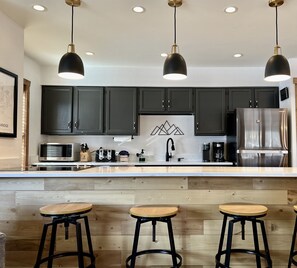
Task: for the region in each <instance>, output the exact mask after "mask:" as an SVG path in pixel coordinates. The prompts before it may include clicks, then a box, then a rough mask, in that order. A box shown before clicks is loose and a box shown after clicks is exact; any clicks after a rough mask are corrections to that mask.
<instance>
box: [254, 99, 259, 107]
mask: <svg viewBox="0 0 297 268" xmlns="http://www.w3.org/2000/svg"><path fill="white" fill-rule="evenodd" d="M258 106H259V103H258V101H257V100H256V101H255V108H258Z"/></svg>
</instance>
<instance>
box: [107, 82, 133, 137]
mask: <svg viewBox="0 0 297 268" xmlns="http://www.w3.org/2000/svg"><path fill="white" fill-rule="evenodd" d="M105 105H106V110H105V124H106V125H105V132H106V134H116V135H134V134H137V127H138V124H137V92H136V88H120V87H119V88H106V94H105Z"/></svg>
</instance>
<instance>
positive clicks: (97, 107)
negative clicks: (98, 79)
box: [73, 87, 104, 135]
mask: <svg viewBox="0 0 297 268" xmlns="http://www.w3.org/2000/svg"><path fill="white" fill-rule="evenodd" d="M103 100H104V99H103V88H99V87H75V88H74V99H73V104H74V105H73V133H75V134H88V135H93V134H102V133H103V107H104V106H103Z"/></svg>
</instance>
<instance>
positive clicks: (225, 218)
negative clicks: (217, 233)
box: [216, 215, 227, 268]
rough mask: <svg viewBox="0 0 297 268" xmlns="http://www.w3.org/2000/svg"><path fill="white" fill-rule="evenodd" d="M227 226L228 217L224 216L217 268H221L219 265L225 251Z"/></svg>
mask: <svg viewBox="0 0 297 268" xmlns="http://www.w3.org/2000/svg"><path fill="white" fill-rule="evenodd" d="M226 224H227V216H226V215H224V219H223V224H222V230H221V237H220V242H219V248H218V254H217V255H216V268H219V267H220V266H219V263H220V261H221V252H222V249H223V244H224V237H225V232H226Z"/></svg>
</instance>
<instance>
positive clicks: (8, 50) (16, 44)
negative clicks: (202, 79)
mask: <svg viewBox="0 0 297 268" xmlns="http://www.w3.org/2000/svg"><path fill="white" fill-rule="evenodd" d="M0 25H1V27H0V36H1V42H0V66H1V67H2V68H4V69H6V70H8V71H10V72H12V73H14V74H17V75H18V121H17V138H4V137H0V167H20V165H21V146H22V139H21V138H22V135H21V134H22V119H21V118H22V101H21V100H22V94H23V66H24V33H23V29H21V28H20V27H19V26H18V25H17V24H16V23H15V22H13V21H12V20H11V19H9V18H8V17H7V16H6V15H5V14H3V13H2V12H1V11H0Z"/></svg>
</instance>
